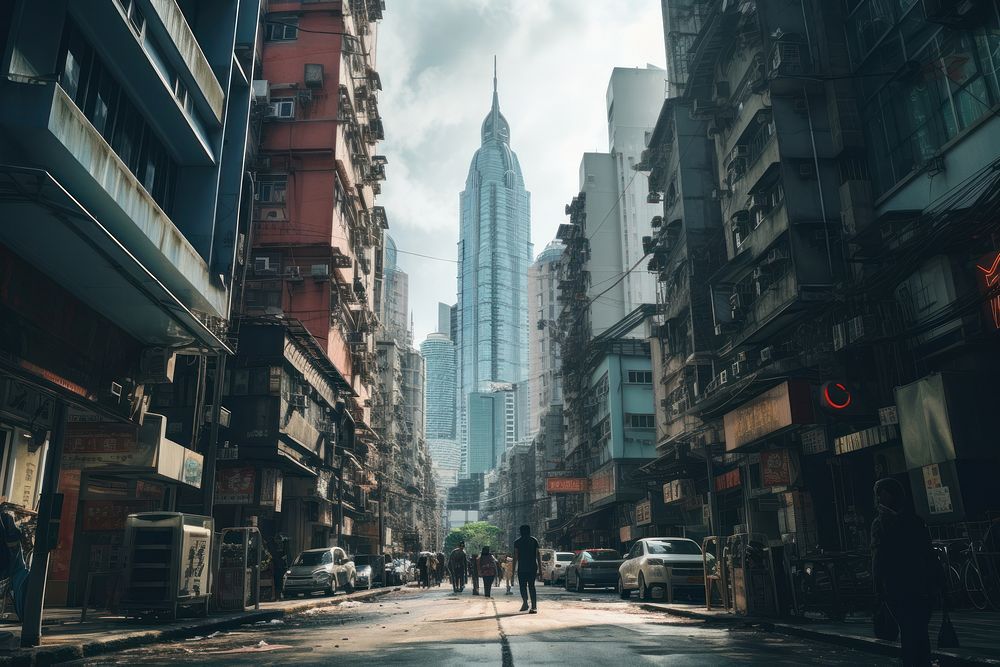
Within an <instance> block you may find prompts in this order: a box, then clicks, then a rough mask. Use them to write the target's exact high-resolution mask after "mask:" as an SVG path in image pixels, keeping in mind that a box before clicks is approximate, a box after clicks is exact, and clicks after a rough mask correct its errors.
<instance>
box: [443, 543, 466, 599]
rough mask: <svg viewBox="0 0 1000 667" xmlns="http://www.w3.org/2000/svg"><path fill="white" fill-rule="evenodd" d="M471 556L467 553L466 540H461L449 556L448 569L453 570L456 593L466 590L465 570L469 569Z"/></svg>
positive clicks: (453, 585)
mask: <svg viewBox="0 0 1000 667" xmlns="http://www.w3.org/2000/svg"><path fill="white" fill-rule="evenodd" d="M468 563H469V556H468V555H467V554H466V553H465V542H459V543H458V546H457V547H455V548H454V549H452V552H451V554H450V555H449V556H448V570H449V571H450V572H451V587H452V588H453V589H454V590H455V592H456V593H461V592H462V591H464V590H465V571H466V570H467V569H468Z"/></svg>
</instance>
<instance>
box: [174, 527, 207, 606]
mask: <svg viewBox="0 0 1000 667" xmlns="http://www.w3.org/2000/svg"><path fill="white" fill-rule="evenodd" d="M211 535H212V533H211V531H209V530H206V529H202V530H200V531H199V530H198V529H195V528H194V527H189V528H188V530H185V531H184V542H183V544H182V546H181V559H182V560H181V566H180V567H179V568H177V574H178V576H179V578H180V587H179V588H178V590H177V594H178V596H180V597H199V596H201V595H207V594H208V573H209V571H210V568H209V566H208V563H209V559H210V558H211V554H212V552H211V550H210V548H209V543H210V539H211Z"/></svg>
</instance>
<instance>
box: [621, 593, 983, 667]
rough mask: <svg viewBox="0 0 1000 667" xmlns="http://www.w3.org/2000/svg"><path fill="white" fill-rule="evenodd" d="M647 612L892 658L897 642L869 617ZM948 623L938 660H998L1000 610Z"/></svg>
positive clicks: (672, 607) (959, 615) (683, 609)
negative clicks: (948, 635) (949, 642)
mask: <svg viewBox="0 0 1000 667" xmlns="http://www.w3.org/2000/svg"><path fill="white" fill-rule="evenodd" d="M640 606H641V607H642V608H643V609H646V610H648V611H660V612H664V613H666V614H670V615H672V616H679V617H683V618H692V619H698V620H702V621H706V622H710V623H723V624H727V625H747V626H757V627H760V628H761V629H763V630H768V631H772V632H778V633H781V634H786V635H792V636H795V637H802V638H804V639H812V640H814V641H820V642H825V643H830V644H837V645H840V646H844V647H847V648H853V649H857V650H860V651H867V652H869V653H876V654H879V655H885V656H891V657H896V656H898V654H899V644H898V643H895V642H886V641H882V640H880V639H875V637H874V635H873V634H872V624H871V618H870V617H869V618H865V617H854V618H850V619H848V620H845V621H842V622H836V621H828V620H810V619H780V620H776V619H773V618H762V617H753V616H737V615H735V614H731V613H729V612H725V611H719V610H712V611H708V610H706V609H705V608H704V607H698V606H694V605H683V604H660V603H655V602H649V603H642V604H641V605H640ZM951 620H952V624H953V625H954V626H955V631H956V632H957V633H958V640H959V644H960V646H961V648H957V649H945V650H935V651H933V656H934V658H935V659H937V660H938V661H939V662H940V663H941V665H1000V635H998V633H997V628H1000V614H996V613H990V612H971V611H957V612H952V613H951ZM940 627H941V614H940V613H935V614H934V616H933V617H932V618H931V624H930V635H931V646H932V647H933V646H935V645H936V644H937V633H938V629H939V628H940Z"/></svg>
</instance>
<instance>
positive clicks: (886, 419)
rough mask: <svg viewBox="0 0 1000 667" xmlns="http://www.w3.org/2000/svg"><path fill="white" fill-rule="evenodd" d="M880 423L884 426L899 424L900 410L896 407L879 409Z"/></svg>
mask: <svg viewBox="0 0 1000 667" xmlns="http://www.w3.org/2000/svg"><path fill="white" fill-rule="evenodd" d="M878 423H879V424H881V425H882V426H889V425H890V424H898V423H899V410H898V409H897V408H896V406H895V405H890V406H888V407H884V408H879V409H878Z"/></svg>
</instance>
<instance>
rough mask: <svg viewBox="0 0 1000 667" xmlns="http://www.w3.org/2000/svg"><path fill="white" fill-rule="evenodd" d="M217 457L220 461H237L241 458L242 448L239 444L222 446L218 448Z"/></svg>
mask: <svg viewBox="0 0 1000 667" xmlns="http://www.w3.org/2000/svg"><path fill="white" fill-rule="evenodd" d="M215 458H216V459H217V460H219V461H235V460H236V459H238V458H240V448H239V446H237V445H230V446H229V447H220V448H219V449H217V450H216V455H215Z"/></svg>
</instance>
